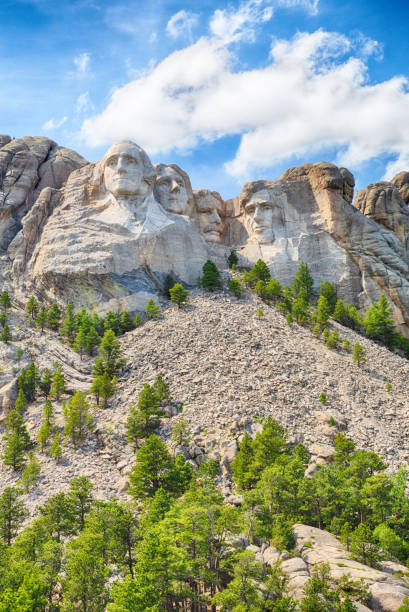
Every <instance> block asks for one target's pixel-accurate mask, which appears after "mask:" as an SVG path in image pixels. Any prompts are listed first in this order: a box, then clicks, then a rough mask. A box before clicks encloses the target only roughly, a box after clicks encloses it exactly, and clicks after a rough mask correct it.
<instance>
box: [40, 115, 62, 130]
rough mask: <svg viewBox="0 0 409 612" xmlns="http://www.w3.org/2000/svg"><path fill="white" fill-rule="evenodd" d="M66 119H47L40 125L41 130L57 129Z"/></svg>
mask: <svg viewBox="0 0 409 612" xmlns="http://www.w3.org/2000/svg"><path fill="white" fill-rule="evenodd" d="M66 121H67V117H62V119H59V120H57V121H55V120H54V119H49V121H46V122H45V123H44V124H43V125H42V126H41V127H42V129H43V130H47V131H49V130H57V129H58V128H60V127H61V126H62V125H64V123H65V122H66Z"/></svg>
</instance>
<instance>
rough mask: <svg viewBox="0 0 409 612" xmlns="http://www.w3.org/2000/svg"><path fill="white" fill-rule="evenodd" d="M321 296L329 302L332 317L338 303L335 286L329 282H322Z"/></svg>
mask: <svg viewBox="0 0 409 612" xmlns="http://www.w3.org/2000/svg"><path fill="white" fill-rule="evenodd" d="M320 295H322V296H324V297H325V299H326V300H327V302H328V306H329V310H330V315H332V314H333V312H334V309H335V305H336V303H337V293H336V291H335V289H334V287H333V285H331V283H330V282H329V281H325V282H324V281H321V282H320Z"/></svg>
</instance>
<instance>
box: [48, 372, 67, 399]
mask: <svg viewBox="0 0 409 612" xmlns="http://www.w3.org/2000/svg"><path fill="white" fill-rule="evenodd" d="M65 392H66V387H65V378H64V374H63V372H62V368H61V365H60V364H59V363H55V364H54V372H53V375H52V378H51V389H50V393H51V395H52V396H53V397H55V399H56V400H59V399H60V397H61V395H63V393H65Z"/></svg>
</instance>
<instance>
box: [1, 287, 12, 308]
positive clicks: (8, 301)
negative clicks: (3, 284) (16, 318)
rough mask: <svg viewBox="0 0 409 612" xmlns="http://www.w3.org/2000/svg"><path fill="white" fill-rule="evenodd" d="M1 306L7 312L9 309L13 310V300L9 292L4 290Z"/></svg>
mask: <svg viewBox="0 0 409 612" xmlns="http://www.w3.org/2000/svg"><path fill="white" fill-rule="evenodd" d="M0 306H1V307H2V309H3V310H4V311H5V312H7V310H8V309H9V308H11V299H10V296H9V294H8V292H7V291H6V290H5V289H4V290H3V291H2V293H1V295H0Z"/></svg>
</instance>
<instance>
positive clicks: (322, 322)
mask: <svg viewBox="0 0 409 612" xmlns="http://www.w3.org/2000/svg"><path fill="white" fill-rule="evenodd" d="M330 312H331V309H330V307H329V304H328V301H327V298H326V297H325V296H324V295H320V297H319V298H318V302H317V305H316V307H315V309H314V312H313V315H312V320H313V321H315V322H316V323H317V324H318V325H319V326H320V327H321V329H324V327H328V319H329V316H330Z"/></svg>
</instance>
